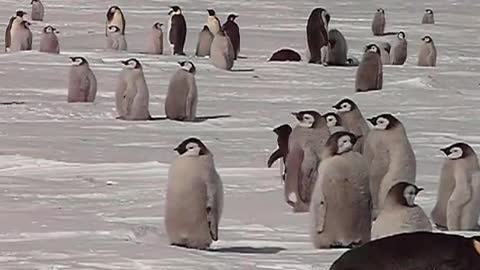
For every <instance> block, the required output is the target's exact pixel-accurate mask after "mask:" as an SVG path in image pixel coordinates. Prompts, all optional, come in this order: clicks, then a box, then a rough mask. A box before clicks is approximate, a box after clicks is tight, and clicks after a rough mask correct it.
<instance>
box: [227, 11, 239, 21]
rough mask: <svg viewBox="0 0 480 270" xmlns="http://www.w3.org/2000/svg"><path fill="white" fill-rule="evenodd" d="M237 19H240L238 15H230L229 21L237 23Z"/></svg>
mask: <svg viewBox="0 0 480 270" xmlns="http://www.w3.org/2000/svg"><path fill="white" fill-rule="evenodd" d="M236 18H238V15H237V14H233V13H232V14H229V15H228V17H227V21H229V22H233V21H235V19H236Z"/></svg>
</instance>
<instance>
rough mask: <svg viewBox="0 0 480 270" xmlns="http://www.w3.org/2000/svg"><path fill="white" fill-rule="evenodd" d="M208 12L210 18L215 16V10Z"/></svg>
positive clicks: (208, 10)
mask: <svg viewBox="0 0 480 270" xmlns="http://www.w3.org/2000/svg"><path fill="white" fill-rule="evenodd" d="M207 12H208V16H215V10H213V9H211V8H210V9H207Z"/></svg>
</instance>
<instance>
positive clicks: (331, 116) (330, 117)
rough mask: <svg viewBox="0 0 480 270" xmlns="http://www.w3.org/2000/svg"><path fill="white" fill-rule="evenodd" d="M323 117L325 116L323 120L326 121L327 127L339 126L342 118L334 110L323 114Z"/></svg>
mask: <svg viewBox="0 0 480 270" xmlns="http://www.w3.org/2000/svg"><path fill="white" fill-rule="evenodd" d="M323 118H325V121H327V126H328V127H340V126H342V119H341V118H340V116H338V114H336V113H334V112H328V113H326V114H324V115H323Z"/></svg>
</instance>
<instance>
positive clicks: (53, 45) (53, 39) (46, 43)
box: [40, 25, 60, 54]
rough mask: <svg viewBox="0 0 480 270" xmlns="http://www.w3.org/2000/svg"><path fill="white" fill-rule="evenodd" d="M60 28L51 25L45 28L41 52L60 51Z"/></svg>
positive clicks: (57, 52) (41, 40)
mask: <svg viewBox="0 0 480 270" xmlns="http://www.w3.org/2000/svg"><path fill="white" fill-rule="evenodd" d="M58 33H59V32H58V30H57V29H56V28H54V27H52V26H50V25H48V26H46V27H45V28H43V33H42V37H41V39H40V52H45V53H55V54H59V53H60V44H59V43H58V37H57V35H56V34H58Z"/></svg>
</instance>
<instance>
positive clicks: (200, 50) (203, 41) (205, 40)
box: [195, 25, 213, 57]
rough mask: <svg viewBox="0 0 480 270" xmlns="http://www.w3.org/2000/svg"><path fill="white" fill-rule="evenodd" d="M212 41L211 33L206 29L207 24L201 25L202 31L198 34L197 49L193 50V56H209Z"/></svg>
mask: <svg viewBox="0 0 480 270" xmlns="http://www.w3.org/2000/svg"><path fill="white" fill-rule="evenodd" d="M212 42H213V34H212V32H210V30H209V29H208V26H207V25H204V26H203V29H202V31H200V34H198V42H197V49H196V50H195V56H198V57H206V56H210V47H211V46H212Z"/></svg>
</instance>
